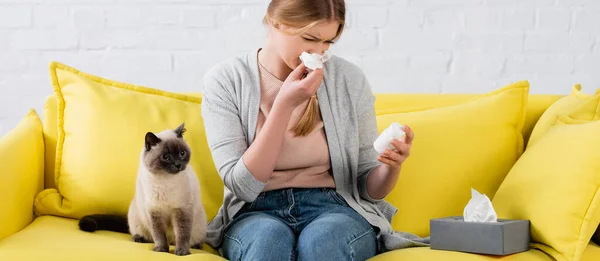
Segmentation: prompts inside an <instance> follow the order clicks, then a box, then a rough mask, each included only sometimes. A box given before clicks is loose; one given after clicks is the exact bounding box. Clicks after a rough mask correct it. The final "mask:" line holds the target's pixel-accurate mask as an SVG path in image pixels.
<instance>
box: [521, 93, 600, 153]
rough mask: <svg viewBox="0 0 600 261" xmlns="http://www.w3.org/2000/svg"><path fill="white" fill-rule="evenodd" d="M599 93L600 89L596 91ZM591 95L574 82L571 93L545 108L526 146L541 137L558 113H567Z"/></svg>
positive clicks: (529, 145)
mask: <svg viewBox="0 0 600 261" xmlns="http://www.w3.org/2000/svg"><path fill="white" fill-rule="evenodd" d="M597 92H598V93H600V89H598V91H597ZM592 96H593V95H590V94H586V93H584V92H582V91H581V85H580V84H576V85H574V86H573V87H572V88H571V93H570V94H569V95H568V96H565V97H563V98H561V99H559V100H558V101H556V102H555V103H553V104H552V105H550V107H548V109H546V111H545V112H544V114H542V116H541V117H540V119H539V120H538V121H537V123H536V124H535V127H534V128H533V131H532V132H531V136H530V137H529V141H528V142H527V148H529V147H531V146H532V145H533V144H534V143H535V142H536V141H537V140H538V139H539V138H541V137H542V136H543V135H544V134H545V133H546V132H547V131H548V129H550V128H551V127H552V126H554V123H555V122H556V119H557V118H558V116H559V114H561V113H567V112H569V111H571V110H573V109H575V108H576V107H577V106H579V105H580V104H582V103H583V102H585V101H586V100H588V99H589V98H591V97H592Z"/></svg>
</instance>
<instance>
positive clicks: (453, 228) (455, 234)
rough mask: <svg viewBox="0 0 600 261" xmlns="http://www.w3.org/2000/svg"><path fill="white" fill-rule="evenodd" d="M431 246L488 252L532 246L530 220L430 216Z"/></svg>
mask: <svg viewBox="0 0 600 261" xmlns="http://www.w3.org/2000/svg"><path fill="white" fill-rule="evenodd" d="M430 226H431V227H430V231H431V232H430V240H431V242H430V243H431V244H430V247H431V249H438V250H450V251H459V252H468V253H477V254H488V255H509V254H514V253H518V252H523V251H527V250H529V241H530V234H529V220H508V219H498V222H495V223H481V222H465V221H464V220H463V217H461V216H458V217H447V218H438V219H432V220H430Z"/></svg>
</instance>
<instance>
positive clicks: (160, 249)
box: [152, 245, 169, 252]
mask: <svg viewBox="0 0 600 261" xmlns="http://www.w3.org/2000/svg"><path fill="white" fill-rule="evenodd" d="M152 251H154V252H169V246H168V245H165V246H155V247H154V248H153V249H152Z"/></svg>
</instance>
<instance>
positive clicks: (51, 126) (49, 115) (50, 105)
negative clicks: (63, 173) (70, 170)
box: [42, 95, 58, 188]
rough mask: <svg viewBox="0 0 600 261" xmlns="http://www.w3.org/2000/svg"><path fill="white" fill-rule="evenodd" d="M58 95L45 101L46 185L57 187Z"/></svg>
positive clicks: (47, 186)
mask: <svg viewBox="0 0 600 261" xmlns="http://www.w3.org/2000/svg"><path fill="white" fill-rule="evenodd" d="M56 100H57V99H56V95H50V96H48V97H47V98H46V103H44V120H43V123H42V124H44V146H45V148H46V153H45V154H46V156H45V164H44V165H45V166H44V168H45V170H44V187H45V188H56V185H55V184H54V177H55V176H54V161H55V160H56V140H57V139H58V127H57V126H56V124H57V122H58V120H57V119H58V115H57V110H58V104H57V101H56Z"/></svg>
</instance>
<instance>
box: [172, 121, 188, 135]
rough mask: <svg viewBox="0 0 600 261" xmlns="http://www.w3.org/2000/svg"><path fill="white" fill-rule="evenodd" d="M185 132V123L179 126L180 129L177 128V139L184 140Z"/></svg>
mask: <svg viewBox="0 0 600 261" xmlns="http://www.w3.org/2000/svg"><path fill="white" fill-rule="evenodd" d="M185 131H186V129H185V122H183V123H181V125H179V127H177V129H175V134H177V138H182V137H183V134H184V133H185Z"/></svg>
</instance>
